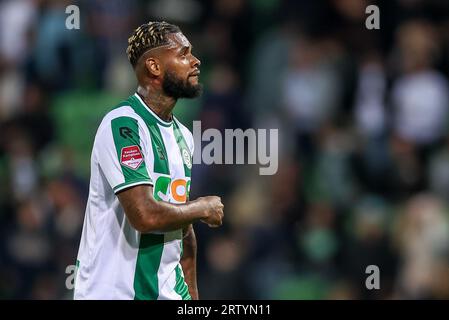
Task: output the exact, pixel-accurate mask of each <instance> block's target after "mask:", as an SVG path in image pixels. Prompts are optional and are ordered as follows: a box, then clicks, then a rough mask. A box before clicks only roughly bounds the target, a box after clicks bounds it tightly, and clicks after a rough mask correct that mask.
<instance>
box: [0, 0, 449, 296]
mask: <svg viewBox="0 0 449 320" xmlns="http://www.w3.org/2000/svg"><path fill="white" fill-rule="evenodd" d="M70 4H77V5H78V6H79V8H80V17H81V23H80V29H79V30H76V29H75V30H68V29H66V28H65V21H66V18H67V16H68V14H66V12H65V8H66V7H67V6H68V5H70ZM370 4H375V5H378V7H379V9H380V29H379V30H368V29H367V28H366V27H365V20H366V18H367V16H368V15H367V14H366V13H365V8H366V7H367V6H368V5H370ZM152 19H157V20H166V21H169V22H171V23H175V24H177V25H179V26H180V27H181V29H182V30H183V31H184V33H185V34H186V35H187V37H188V38H189V40H190V41H191V43H192V44H193V46H194V49H193V51H194V54H196V55H197V56H198V57H199V58H200V59H201V61H202V66H201V71H202V72H201V80H202V82H203V83H204V86H205V90H204V95H203V96H202V97H201V98H200V99H197V100H193V101H190V100H180V101H179V102H178V105H177V108H176V114H177V115H178V117H179V118H180V119H181V121H182V122H184V123H185V124H186V125H187V126H188V127H190V128H192V121H193V120H201V121H202V129H203V130H205V129H207V128H217V129H219V130H224V129H225V128H243V129H246V128H277V129H279V137H280V140H279V152H280V154H279V169H278V172H277V173H276V174H275V175H273V176H260V175H259V170H258V167H257V166H255V165H210V166H206V165H195V166H194V168H193V177H192V190H191V198H196V197H199V196H204V195H212V194H213V195H215V194H216V195H220V196H221V197H222V199H223V202H224V204H225V220H224V225H223V226H222V227H221V228H219V229H209V228H208V227H207V226H206V225H203V224H201V223H199V224H196V225H195V230H196V234H197V239H198V285H199V290H200V298H203V299H420V298H422V299H434V298H440V299H441V298H443V299H444V298H446V299H449V213H448V209H449V130H448V129H449V123H448V120H449V90H448V88H449V87H448V86H449V82H448V77H449V1H445V0H444V1H442V0H426V1H423V0H394V1H367V0H366V1H365V0H320V1H305V0H304V1H294V0H260V1H257V0H213V1H206V0H155V1H146V0H145V1H143V0H130V1H122V0H107V1H105V0H103V1H102V0H89V1H87V0H85V1H64V0H0V298H2V299H16V298H19V299H71V296H72V292H71V290H68V289H67V288H66V279H67V277H68V274H67V273H66V271H67V266H70V265H73V264H74V263H75V259H76V255H77V251H78V244H79V239H80V233H81V228H82V223H83V219H84V209H85V204H86V200H87V195H88V184H89V158H90V151H91V150H90V148H91V146H92V143H93V138H94V135H95V130H96V127H97V126H98V124H99V121H100V120H101V117H102V115H103V114H104V113H105V112H106V110H108V108H110V107H112V106H113V105H115V104H117V103H118V102H120V101H121V100H122V99H124V98H126V97H127V96H128V95H130V94H132V93H133V90H135V86H136V80H135V79H134V75H133V71H132V68H131V66H130V65H129V63H128V61H127V59H126V54H125V49H126V46H127V37H128V35H129V34H130V33H131V32H132V31H133V30H134V29H135V28H136V27H137V26H138V25H140V24H141V23H144V22H147V21H149V20H152ZM197 147H199V146H197ZM369 265H376V266H378V267H379V270H380V289H379V290H368V289H367V288H366V286H365V281H366V278H367V277H368V276H369V274H366V273H365V271H366V268H367V266H369Z"/></svg>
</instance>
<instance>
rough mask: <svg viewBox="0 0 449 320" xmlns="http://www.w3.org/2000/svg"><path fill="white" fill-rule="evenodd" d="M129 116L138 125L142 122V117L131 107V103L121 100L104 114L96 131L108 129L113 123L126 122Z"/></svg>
mask: <svg viewBox="0 0 449 320" xmlns="http://www.w3.org/2000/svg"><path fill="white" fill-rule="evenodd" d="M129 118H131V119H134V120H135V121H136V122H137V124H138V125H139V126H141V125H142V124H143V123H144V121H143V119H142V118H141V117H140V116H139V115H138V114H137V113H136V112H135V111H134V109H133V108H132V107H131V104H130V103H129V102H128V101H123V102H121V103H119V104H118V105H116V106H114V107H113V108H111V109H110V110H109V111H108V112H107V113H106V114H105V115H104V117H103V119H102V121H101V123H100V126H99V128H98V133H100V132H101V131H103V130H104V129H110V128H111V127H112V124H113V123H120V122H121V121H125V122H127V120H129Z"/></svg>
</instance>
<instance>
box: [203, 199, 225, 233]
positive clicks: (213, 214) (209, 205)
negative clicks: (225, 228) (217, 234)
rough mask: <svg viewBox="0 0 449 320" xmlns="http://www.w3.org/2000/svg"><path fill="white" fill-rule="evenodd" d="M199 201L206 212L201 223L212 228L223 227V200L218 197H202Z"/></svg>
mask: <svg viewBox="0 0 449 320" xmlns="http://www.w3.org/2000/svg"><path fill="white" fill-rule="evenodd" d="M198 200H199V202H200V203H201V205H202V206H203V207H204V209H203V210H204V211H205V218H203V219H201V220H200V221H201V222H204V223H206V224H207V225H208V226H209V227H211V228H216V227H219V226H221V224H222V220H223V216H224V213H223V208H224V205H223V203H222V202H221V198H220V197H216V196H208V197H201V198H199V199H198Z"/></svg>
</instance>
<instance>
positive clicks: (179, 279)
mask: <svg viewBox="0 0 449 320" xmlns="http://www.w3.org/2000/svg"><path fill="white" fill-rule="evenodd" d="M175 292H176V293H177V294H179V295H180V296H181V298H182V300H192V297H191V296H190V293H189V287H188V286H187V284H186V282H185V281H184V277H183V276H182V271H181V267H180V266H179V264H178V265H177V266H176V286H175Z"/></svg>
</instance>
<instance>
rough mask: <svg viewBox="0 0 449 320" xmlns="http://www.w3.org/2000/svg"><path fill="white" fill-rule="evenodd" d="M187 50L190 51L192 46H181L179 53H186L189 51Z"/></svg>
mask: <svg viewBox="0 0 449 320" xmlns="http://www.w3.org/2000/svg"><path fill="white" fill-rule="evenodd" d="M189 48H190V49H192V48H193V46H192V45H190V46H182V47H181V48H180V49H179V52H181V53H186V52H187V51H188V50H189Z"/></svg>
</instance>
